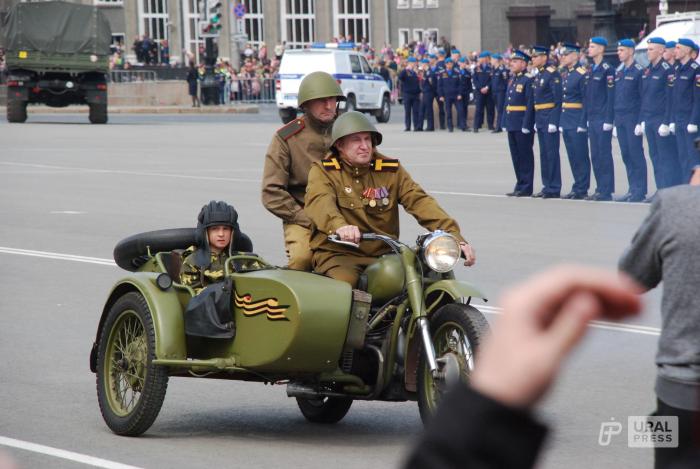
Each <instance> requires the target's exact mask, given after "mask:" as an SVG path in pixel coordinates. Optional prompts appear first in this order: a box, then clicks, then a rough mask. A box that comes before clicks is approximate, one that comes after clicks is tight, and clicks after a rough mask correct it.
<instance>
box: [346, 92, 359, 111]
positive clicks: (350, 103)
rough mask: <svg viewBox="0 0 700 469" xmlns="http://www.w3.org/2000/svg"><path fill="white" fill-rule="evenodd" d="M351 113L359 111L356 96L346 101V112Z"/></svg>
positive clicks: (349, 96)
mask: <svg viewBox="0 0 700 469" xmlns="http://www.w3.org/2000/svg"><path fill="white" fill-rule="evenodd" d="M350 111H357V103H356V102H355V96H354V95H352V94H351V95H348V97H347V99H346V100H345V112H350Z"/></svg>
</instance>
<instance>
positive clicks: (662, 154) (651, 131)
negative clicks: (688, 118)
mask: <svg viewBox="0 0 700 469" xmlns="http://www.w3.org/2000/svg"><path fill="white" fill-rule="evenodd" d="M665 47H666V42H665V41H664V40H663V38H660V37H652V38H649V39H648V40H647V58H648V59H649V65H648V66H647V68H646V69H645V70H644V75H643V76H642V105H641V109H640V119H641V121H642V128H643V130H644V133H645V134H646V136H647V143H648V146H649V158H650V159H651V163H652V165H653V167H654V180H655V181H656V188H657V189H664V188H666V187H671V186H675V185H678V184H680V183H681V166H680V162H679V161H678V148H677V146H676V138H675V136H672V135H671V131H670V129H669V126H668V125H669V124H670V123H671V99H672V97H673V96H672V94H673V81H674V79H675V71H674V70H673V67H672V66H671V65H670V64H668V63H666V62H665V61H664V60H663V55H664V53H665V50H666V49H665Z"/></svg>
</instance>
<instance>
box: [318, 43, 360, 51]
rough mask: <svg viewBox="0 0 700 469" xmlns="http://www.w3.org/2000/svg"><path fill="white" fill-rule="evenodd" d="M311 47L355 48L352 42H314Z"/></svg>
mask: <svg viewBox="0 0 700 469" xmlns="http://www.w3.org/2000/svg"><path fill="white" fill-rule="evenodd" d="M310 48H311V49H346V50H352V49H354V48H355V43H354V42H341V43H340V44H339V43H337V42H314V43H313V44H311V46H310Z"/></svg>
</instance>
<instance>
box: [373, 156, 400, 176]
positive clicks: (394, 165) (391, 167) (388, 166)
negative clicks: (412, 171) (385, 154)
mask: <svg viewBox="0 0 700 469" xmlns="http://www.w3.org/2000/svg"><path fill="white" fill-rule="evenodd" d="M372 169H373V170H374V171H376V172H391V173H393V172H396V171H397V170H398V169H399V160H391V159H389V158H375V159H374V160H372Z"/></svg>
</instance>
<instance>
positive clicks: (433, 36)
mask: <svg viewBox="0 0 700 469" xmlns="http://www.w3.org/2000/svg"><path fill="white" fill-rule="evenodd" d="M439 32H440V31H439V30H438V29H437V28H428V29H426V30H425V32H424V33H423V41H424V42H425V43H426V44H427V43H429V42H431V41H432V42H433V43H435V44H437V42H438V37H439V36H438V35H439Z"/></svg>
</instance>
